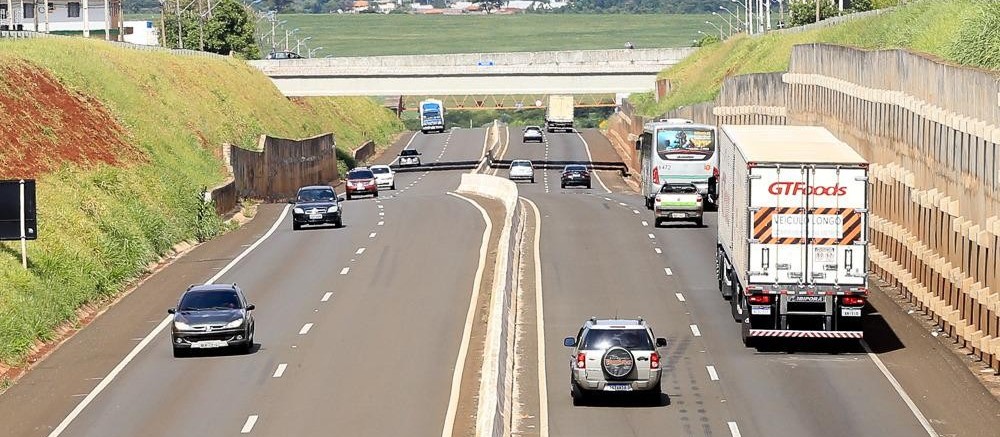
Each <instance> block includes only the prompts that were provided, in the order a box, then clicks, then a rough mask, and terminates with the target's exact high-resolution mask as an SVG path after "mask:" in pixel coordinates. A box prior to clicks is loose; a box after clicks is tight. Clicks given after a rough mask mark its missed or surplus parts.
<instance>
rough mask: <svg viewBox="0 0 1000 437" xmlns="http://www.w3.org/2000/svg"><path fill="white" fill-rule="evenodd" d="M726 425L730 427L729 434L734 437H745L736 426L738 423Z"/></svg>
mask: <svg viewBox="0 0 1000 437" xmlns="http://www.w3.org/2000/svg"><path fill="white" fill-rule="evenodd" d="M726 423H727V424H728V425H729V433H730V434H732V435H733V437H743V434H740V427H738V426H736V422H726Z"/></svg>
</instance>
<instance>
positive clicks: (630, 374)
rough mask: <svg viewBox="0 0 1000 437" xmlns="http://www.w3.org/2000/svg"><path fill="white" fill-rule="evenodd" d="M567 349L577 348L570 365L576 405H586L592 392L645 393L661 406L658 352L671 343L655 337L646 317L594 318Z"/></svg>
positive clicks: (568, 339)
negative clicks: (627, 318)
mask: <svg viewBox="0 0 1000 437" xmlns="http://www.w3.org/2000/svg"><path fill="white" fill-rule="evenodd" d="M654 339H655V340H654ZM563 345H564V346H566V347H571V348H573V354H572V355H571V357H570V362H569V368H570V374H571V377H570V386H571V389H570V390H571V391H570V393H571V394H572V396H573V405H583V403H584V401H585V400H586V398H587V396H588V393H592V392H642V393H643V394H645V395H646V396H648V398H649V399H650V400H652V401H656V402H659V400H660V394H661V393H662V390H661V389H660V371H661V356H660V354H659V353H658V352H657V351H656V349H657V348H660V347H664V346H666V345H667V340H666V339H663V338H656V337H654V336H653V331H652V330H651V329H650V328H649V326H648V325H647V324H646V322H645V321H644V320H643V319H642V317H639V318H638V319H634V320H621V319H598V318H596V317H591V318H590V320H588V321H587V322H586V323H584V325H583V327H582V328H580V332H578V333H577V334H576V337H566V339H565V340H563Z"/></svg>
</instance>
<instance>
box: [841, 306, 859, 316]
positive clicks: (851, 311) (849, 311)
mask: <svg viewBox="0 0 1000 437" xmlns="http://www.w3.org/2000/svg"><path fill="white" fill-rule="evenodd" d="M840 315H842V316H844V317H861V308H841V309H840Z"/></svg>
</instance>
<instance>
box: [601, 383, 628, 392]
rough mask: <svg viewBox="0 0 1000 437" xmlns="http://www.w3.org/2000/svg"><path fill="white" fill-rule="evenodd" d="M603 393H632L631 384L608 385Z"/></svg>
mask: <svg viewBox="0 0 1000 437" xmlns="http://www.w3.org/2000/svg"><path fill="white" fill-rule="evenodd" d="M604 391H632V384H608V385H605V386H604Z"/></svg>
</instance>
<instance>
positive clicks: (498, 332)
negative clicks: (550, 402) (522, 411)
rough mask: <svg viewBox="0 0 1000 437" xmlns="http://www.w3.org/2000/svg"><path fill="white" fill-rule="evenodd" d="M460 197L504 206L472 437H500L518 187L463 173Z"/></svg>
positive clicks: (510, 347)
mask: <svg viewBox="0 0 1000 437" xmlns="http://www.w3.org/2000/svg"><path fill="white" fill-rule="evenodd" d="M456 192H457V193H460V194H470V195H475V196H481V197H486V198H490V199H495V200H498V201H500V202H501V203H502V204H503V209H504V222H503V228H502V230H501V232H500V236H499V238H500V241H499V242H498V245H497V254H502V255H503V256H497V257H496V261H495V263H496V266H495V269H494V276H493V278H492V279H493V282H492V290H491V294H490V302H489V311H488V314H489V316H488V318H487V320H488V322H487V328H486V339H485V347H484V351H483V363H482V368H481V371H480V375H481V377H480V385H479V395H478V396H477V398H476V401H477V402H478V405H477V408H476V429H475V435H476V436H477V437H479V436H482V437H486V436H490V437H500V436H507V435H510V432H511V428H510V425H511V395H512V393H513V375H512V372H513V367H514V336H513V329H514V314H516V308H515V305H516V303H515V301H514V293H513V290H514V279H515V273H516V272H515V269H513V268H512V266H513V265H514V264H515V262H516V260H515V251H514V250H512V248H514V247H517V244H516V243H517V242H516V241H514V240H515V239H516V238H517V236H518V235H520V232H519V229H520V227H521V226H523V223H522V221H521V220H520V219H519V218H518V215H517V214H515V213H516V211H517V208H518V201H517V199H518V191H517V186H516V185H515V184H514V183H513V182H511V181H509V180H507V179H505V178H500V177H496V176H490V175H485V174H463V175H462V183H461V185H459V187H458V189H457V190H456Z"/></svg>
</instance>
